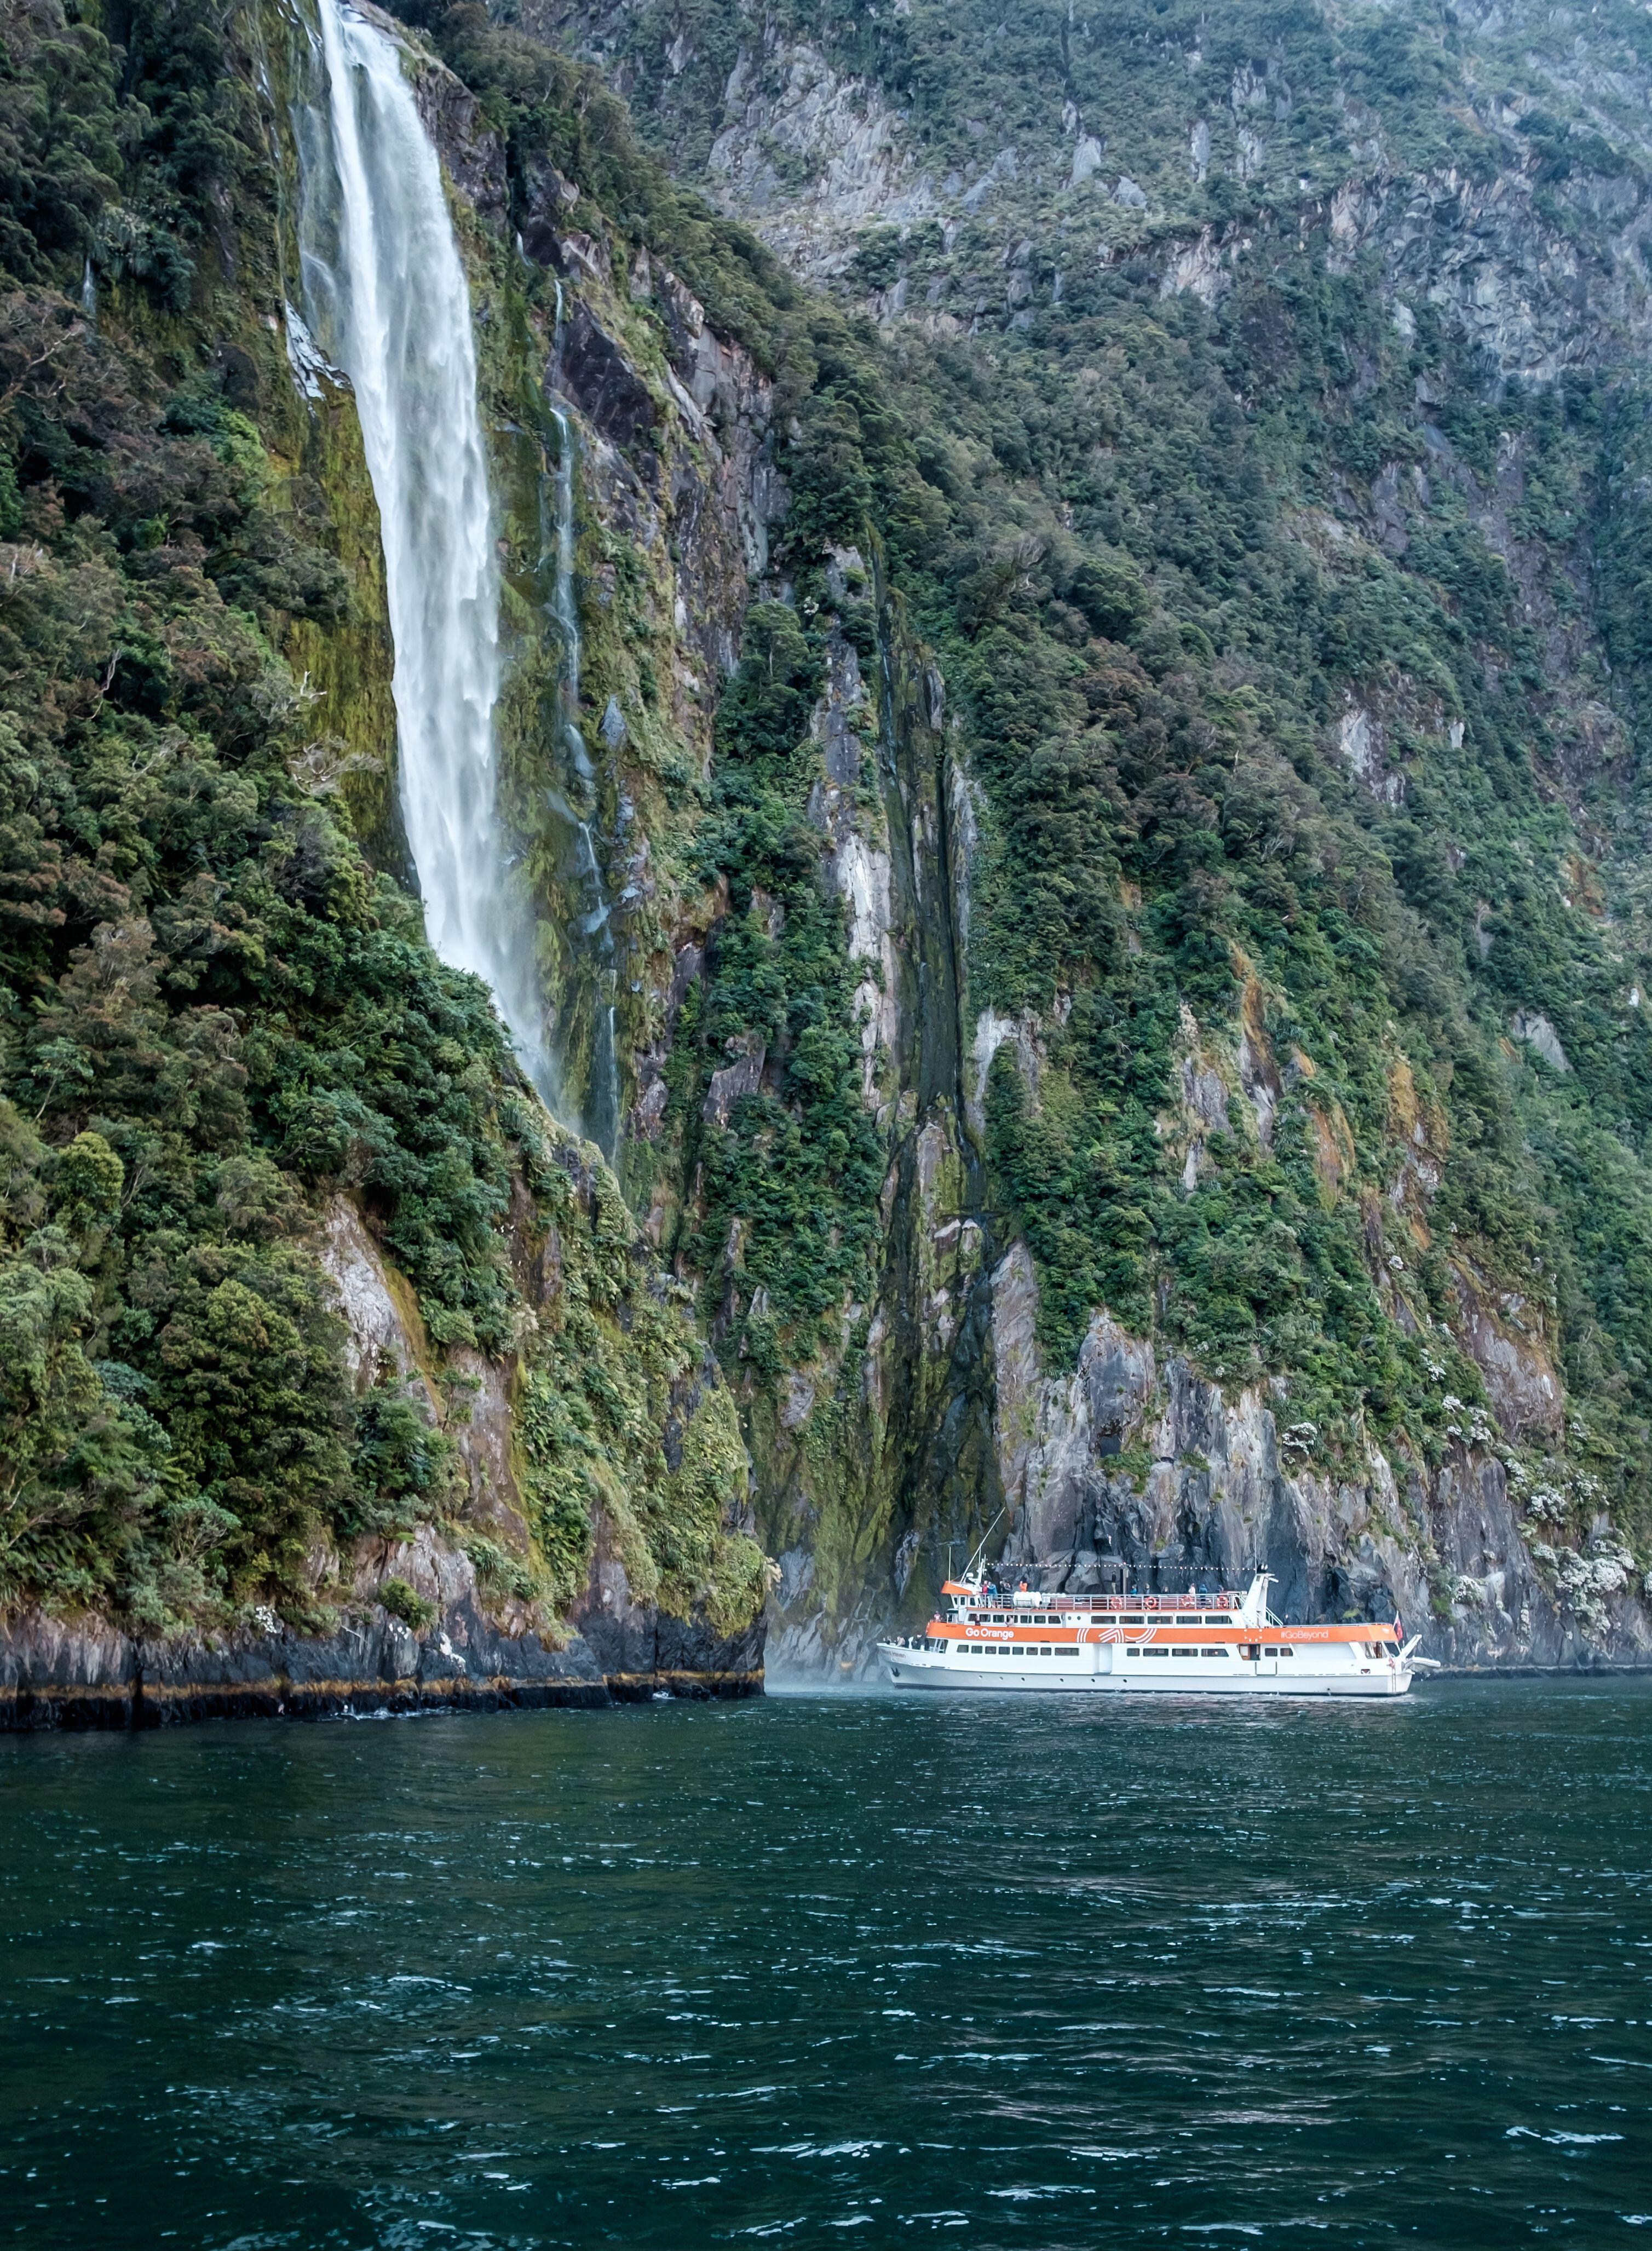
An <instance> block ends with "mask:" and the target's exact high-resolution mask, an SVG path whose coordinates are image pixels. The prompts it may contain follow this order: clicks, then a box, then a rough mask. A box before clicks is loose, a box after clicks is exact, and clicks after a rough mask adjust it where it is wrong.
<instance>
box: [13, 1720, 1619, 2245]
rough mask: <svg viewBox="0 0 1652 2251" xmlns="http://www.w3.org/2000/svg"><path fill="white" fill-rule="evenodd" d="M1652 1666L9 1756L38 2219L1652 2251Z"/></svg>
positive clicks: (530, 2238) (286, 2241)
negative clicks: (1347, 1698) (1642, 1673)
mask: <svg viewBox="0 0 1652 2251" xmlns="http://www.w3.org/2000/svg"><path fill="white" fill-rule="evenodd" d="M1649 1723H1652V1682H1648V1681H1646V1680H1630V1681H1626V1682H1620V1683H1615V1684H1607V1685H1592V1684H1589V1683H1586V1682H1582V1681H1576V1680H1568V1681H1563V1682H1558V1683H1550V1682H1543V1681H1536V1680H1515V1681H1508V1682H1501V1683H1493V1682H1483V1683H1482V1682H1469V1683H1465V1682H1455V1681H1434V1682H1433V1683H1430V1684H1428V1685H1426V1686H1425V1687H1422V1688H1421V1689H1419V1692H1418V1693H1416V1694H1415V1695H1414V1696H1413V1697H1412V1698H1411V1699H1410V1700H1409V1701H1408V1702H1406V1703H1404V1704H1400V1705H1393V1706H1377V1707H1368V1708H1365V1709H1357V1708H1346V1707H1345V1708H1342V1709H1336V1708H1331V1709H1327V1708H1325V1707H1306V1708H1303V1709H1301V1710H1293V1709H1290V1708H1289V1707H1283V1706H1281V1707H1274V1708H1272V1709H1259V1710H1240V1709H1235V1708H1234V1707H1232V1705H1226V1706H1212V1707H1200V1706H1197V1705H1173V1704H1170V1703H1164V1704H1159V1705H1156V1706H1154V1707H1149V1708H1146V1709H1144V1708H1142V1707H1141V1706H1140V1705H1138V1704H1137V1703H1136V1702H1135V1700H1131V1702H1130V1704H1129V1705H1128V1707H1126V1706H1124V1705H1122V1704H1112V1703H1108V1704H1106V1705H1102V1706H1093V1705H1076V1706H1075V1705H1069V1704H1066V1703H1065V1702H1061V1701H1056V1700H1051V1701H1048V1702H1045V1703H1042V1704H1039V1705H1036V1706H1035V1705H1028V1704H1018V1703H1015V1702H1011V1701H1009V1700H1005V1701H1003V1702H999V1701H996V1700H967V1701H965V1702H963V1703H961V1704H957V1703H952V1702H949V1701H947V1700H942V1699H941V1698H934V1699H923V1700H913V1701H911V1702H903V1701H899V1700H895V1699H893V1698H891V1697H884V1698H878V1697H873V1696H866V1697H861V1698H849V1697H842V1698H837V1697H832V1698H826V1697H820V1698H803V1697H774V1698H773V1699H771V1700H768V1701H767V1702H766V1703H754V1704H748V1705H741V1706H725V1707H706V1706H698V1707H697V1706H691V1705H684V1704H674V1705H658V1706H654V1707H648V1708H644V1709H641V1710H636V1709H633V1710H627V1711H619V1712H614V1713H611V1714H593V1713H554V1712H553V1713H541V1714H513V1715H509V1716H501V1717H499V1718H470V1719H454V1718H444V1719H435V1720H427V1721H379V1722H372V1721H365V1722H361V1723H357V1724H354V1725H352V1724H351V1723H349V1722H342V1721H341V1722H338V1723H335V1724H330V1725H323V1726H314V1727H305V1726H299V1725H288V1726H282V1725H280V1724H274V1725H269V1726H264V1725H240V1726H234V1725H226V1726H213V1727H205V1728H197V1729H194V1730H191V1731H184V1732H180V1733H177V1734H176V1735H142V1736H138V1737H136V1738H131V1739H127V1738H119V1737H108V1736H105V1737H90V1738H84V1737H83V1738H68V1739H57V1740H52V1739H34V1740H27V1739H25V1740H21V1741H18V1740H13V1741H10V1742H6V1743H4V1744H3V1745H0V1811H3V1848H0V1929H3V1938H4V1950H3V1955H0V1977H3V1985H0V2002H3V2011H4V2015H3V2025H4V2035H3V2039H0V2075H3V2080H0V2083H3V2114H0V2115H3V2126H0V2132H3V2144H0V2165H3V2172H0V2236H6V2237H7V2238H8V2240H21V2241H28V2242H30V2243H33V2244H39V2245H42V2246H46V2245H50V2246H52V2247H54V2251H60V2247H69V2246H78V2245H82V2244H87V2245H90V2244H94V2243H95V2244H98V2245H101V2246H108V2247H112V2251H113V2247H119V2251H135V2247H139V2246H148V2245H150V2244H154V2243H159V2242H162V2241H177V2242H178V2243H179V2244H180V2245H184V2246H188V2247H196V2246H209V2245H210V2246H230V2245H237V2246H246V2247H252V2246H272V2247H273V2246H278V2245H279V2246H288V2245H291V2246H298V2247H302V2251H316V2247H320V2246H323V2245H348V2246H357V2245H359V2246H369V2245H374V2246H376V2245H388V2246H397V2247H403V2246H405V2247H413V2246H421V2247H422V2246H431V2247H436V2246H440V2245H441V2244H442V2243H444V2242H455V2243H457V2244H460V2245H476V2246H481V2245H502V2246H503V2245H513V2246H514V2245H524V2246H525V2245H541V2244H544V2245H552V2244H573V2245H587V2244H608V2243H615V2244H622V2245H627V2246H633V2247H642V2246H652V2245H661V2246H670V2247H673V2251H685V2247H692V2246H698V2245H701V2244H718V2243H724V2242H730V2241H740V2240H745V2239H763V2238H771V2237H772V2238H774V2239H777V2240H779V2241H784V2242H788V2243H791V2244H798V2245H802V2244H824V2243H836V2242H837V2241H841V2240H842V2234H843V2231H857V2230H858V2231H860V2233H861V2235H862V2238H863V2240H864V2241H866V2242H868V2243H878V2242H884V2241H888V2242H896V2241H908V2240H912V2239H916V2238H920V2237H924V2236H927V2235H941V2234H950V2235H952V2236H953V2237H954V2239H955V2240H958V2241H965V2242H973V2243H976V2244H980V2245H995V2244H1003V2245H1024V2246H1026V2247H1028V2251H1034V2247H1036V2251H1058V2247H1064V2246H1068V2245H1072V2246H1092V2245H1102V2244H1106V2245H1109V2246H1111V2245H1133V2244H1149V2243H1155V2242H1158V2241H1180V2242H1183V2243H1189V2244H1194V2245H1197V2244H1200V2243H1205V2242H1209V2243H1238V2244H1242V2243H1244V2242H1246V2241H1260V2242H1263V2243H1269V2244H1272V2243H1280V2244H1283V2243H1296V2242H1299V2241H1300V2242H1308V2241H1325V2240H1329V2241H1334V2242H1340V2243H1346V2244H1367V2243H1370V2244H1379V2243H1384V2242H1386V2241H1390V2240H1393V2239H1401V2240H1407V2241H1414V2242H1424V2243H1430V2244H1439V2245H1465V2246H1469V2245H1473V2246H1481V2245H1498V2244H1508V2243H1513V2242H1521V2241H1525V2240H1527V2239H1528V2238H1533V2237H1537V2236H1555V2235H1561V2236H1569V2237H1570V2238H1571V2239H1572V2241H1576V2242H1578V2243H1579V2244H1588V2245H1592V2246H1593V2245H1598V2244H1602V2243H1608V2242H1613V2241H1626V2242H1629V2243H1633V2242H1635V2241H1646V2242H1648V2243H1649V2244H1652V2233H1649V2234H1648V2235H1646V2236H1644V2237H1638V2236H1637V2235H1636V2234H1635V2230H1637V2229H1639V2228H1641V2227H1646V2228H1648V2229H1649V2230H1652V2133H1649V2119H1648V2103H1649V2096H1652V2029H1649V2019H1652V1905H1649V1873H1648V1872H1649V1858H1652V1749H1649Z"/></svg>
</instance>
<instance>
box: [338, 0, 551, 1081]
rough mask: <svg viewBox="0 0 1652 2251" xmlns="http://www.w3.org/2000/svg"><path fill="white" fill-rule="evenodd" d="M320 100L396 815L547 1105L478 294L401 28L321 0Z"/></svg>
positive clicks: (448, 954) (442, 944)
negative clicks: (405, 59)
mask: <svg viewBox="0 0 1652 2251" xmlns="http://www.w3.org/2000/svg"><path fill="white" fill-rule="evenodd" d="M316 13H317V17H318V19H319V24H320V52H319V55H318V57H317V60H318V62H319V63H320V65H321V66H322V69H323V72H324V74H325V80H326V85H325V89H324V93H323V95H322V98H321V99H320V100H316V101H315V102H311V103H307V104H301V105H300V107H299V108H298V111H297V113H296V116H295V126H296V135H297V142H298V153H299V167H300V174H301V182H302V199H301V211H300V238H301V239H300V248H301V252H302V260H303V279H304V297H305V308H306V312H307V314H308V315H309V323H310V326H311V328H312V329H314V330H315V333H316V339H317V341H318V343H320V345H321V347H322V349H323V351H325V352H326V353H327V355H328V356H329V357H330V359H332V360H333V361H335V362H336V363H337V365H338V366H340V367H341V368H343V370H344V372H345V374H346V375H348V376H349V377H350V380H351V384H353V386H354V388H355V393H356V407H357V414H358V415H359V417H360V420H361V432H362V443H363V447H364V451H365V454H366V458H367V469H368V474H369V475H370V476H371V480H372V487H373V496H374V498H375V500H376V501H377V502H378V516H379V523H380V526H381V530H382V535H383V539H384V549H385V588H386V593H387V597H388V602H389V609H390V629H391V634H392V640H393V642H394V645H395V674H394V680H393V693H394V696H395V704H396V733H397V744H398V764H399V779H400V791H401V809H402V818H403V821H404V822H405V824H406V831H407V842H408V846H409V848H410V849H411V851H412V854H413V865H414V868H415V869H416V870H417V872H418V876H419V888H420V893H421V895H422V897H423V900H424V908H425V925H426V928H427V932H428V933H429V937H430V942H431V944H432V945H434V947H435V949H436V951H437V952H438V953H440V954H441V957H442V959H443V960H444V961H448V962H450V963H451V964H452V965H453V966H455V968H460V969H469V970H473V971H474V972H475V974H476V975H477V976H479V977H482V978H485V979H486V980H487V982H488V983H489V985H490V986H491V987H492V988H493V992H494V996H495V998H496V1001H497V1002H498V1005H499V1009H500V1012H501V1014H502V1015H503V1017H504V1020H505V1022H506V1024H507V1025H508V1026H509V1027H510V1033H511V1036H512V1038H513V1040H514V1042H515V1044H516V1048H517V1054H518V1056H519V1057H520V1058H521V1061H522V1063H523V1065H524V1069H526V1070H527V1071H528V1072H529V1073H530V1075H531V1077H532V1078H533V1080H534V1082H535V1084H537V1085H538V1089H539V1091H540V1092H541V1094H542V1095H543V1096H544V1097H545V1100H546V1101H547V1102H548V1103H549V1104H551V1105H552V1108H553V1109H554V1108H556V1107H557V1095H558V1087H557V1075H556V1071H555V1069H554V1066H553V1061H552V1052H551V1048H550V1045H549V1042H548V1041H547V1038H546V1035H545V1005H544V1001H543V998H542V995H541V993H540V988H539V983H538V977H537V975H536V973H535V966H534V957H533V941H532V918H531V913H530V911H529V907H528V903H527V901H526V899H525V897H523V896H522V894H521V892H520V890H519V889H518V886H517V878H516V876H515V872H514V869H513V868H512V867H511V865H510V855H509V849H508V847H507V843H506V840H505V837H504V835H503V831H502V829H501V828H500V826H499V822H498V819H497V816H496V802H495V800H496V742H495V733H494V707H495V705H496V703H497V701H498V695H499V645H498V644H499V574H498V566H497V563H496V556H495V550H494V518H493V508H492V502H491V500H490V497H489V489H488V468H487V455H486V452H485V448H484V446H483V441H482V426H481V419H480V416H479V414H478V411H477V405H476V351H475V337H474V336H473V333H472V329H471V319H470V293H469V287H468V285H467V283H466V280H465V271H464V267H463V264H462V261H461V260H460V256H459V249H458V245H457V243H456V242H455V238H454V231H453V222H452V219H451V218H450V216H449V214H448V204H447V198H446V197H445V195H444V194H443V191H442V182H441V165H440V163H438V161H437V157H436V152H435V149H434V148H433V147H432V145H431V142H430V139H429V136H428V135H427V133H426V131H425V128H424V124H423V121H422V120H421V119H420V114H419V110H418V107H417V104H416V103H415V102H414V100H413V89H412V87H410V86H409V85H408V82H407V80H406V77H405V76H404V74H403V72H402V66H401V57H400V54H399V52H398V50H397V47H396V45H395V44H394V42H393V41H392V40H391V39H390V38H386V37H385V34H384V33H383V32H381V31H377V30H375V29H374V28H373V26H372V25H371V24H368V23H366V22H365V21H364V19H363V18H362V17H360V16H358V15H357V14H356V12H355V11H354V10H352V9H351V8H349V7H347V6H344V5H343V4H341V0H316Z"/></svg>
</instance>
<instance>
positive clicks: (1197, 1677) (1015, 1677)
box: [878, 1641, 1413, 1698]
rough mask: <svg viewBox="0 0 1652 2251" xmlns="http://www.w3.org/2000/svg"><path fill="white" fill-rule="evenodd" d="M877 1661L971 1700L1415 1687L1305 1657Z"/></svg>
mask: <svg viewBox="0 0 1652 2251" xmlns="http://www.w3.org/2000/svg"><path fill="white" fill-rule="evenodd" d="M1303 1654H1306V1652H1303V1653H1302V1654H1298V1655H1297V1656H1295V1657H1294V1658H1290V1659H1267V1658H1264V1659H1261V1660H1260V1662H1255V1663H1252V1662H1247V1661H1246V1660H1244V1659H1237V1658H1232V1659H1225V1660H1218V1661H1211V1660H1199V1659H1182V1660H1177V1659H1148V1660H1143V1659H1140V1658H1135V1659H1132V1658H1128V1657H1121V1659H1120V1661H1119V1662H1118V1663H1117V1664H1114V1661H1113V1659H1114V1645H1107V1644H1103V1645H1101V1646H1100V1647H1096V1646H1094V1645H1092V1646H1090V1647H1088V1648H1084V1649H1077V1650H1073V1651H1072V1652H1071V1655H1070V1656H1069V1655H1068V1652H1065V1651H1064V1652H1062V1655H1063V1658H1065V1659H1066V1660H1067V1661H1065V1662H1062V1661H1060V1660H1058V1659H1052V1658H1043V1659H1038V1661H1037V1662H1036V1663H1033V1664H1019V1665H1018V1664H1017V1662H1016V1661H1015V1659H1013V1658H1011V1659H1007V1660H1006V1659H999V1658H986V1659H983V1658H980V1657H972V1658H965V1659H958V1658H954V1656H952V1655H951V1653H950V1652H948V1653H947V1654H946V1655H944V1656H943V1655H941V1654H940V1653H939V1652H936V1651H934V1650H930V1649H911V1648H908V1647H906V1645H904V1644H902V1643H899V1642H889V1641H881V1642H879V1643H878V1656H879V1657H880V1658H881V1659H882V1660H883V1664H884V1669H885V1673H886V1675H887V1677H888V1679H889V1681H890V1683H891V1685H892V1687H896V1688H930V1689H935V1688H941V1689H955V1690H962V1691H964V1692H965V1693H973V1694H976V1695H979V1694H982V1693H986V1694H989V1695H1005V1694H1009V1695H1024V1696H1050V1695H1058V1696H1082V1695H1107V1696H1119V1695H1130V1696H1275V1697H1277V1696H1352V1697H1359V1698H1370V1697H1373V1696H1404V1695H1405V1694H1406V1693H1407V1692H1408V1691H1409V1689H1410V1687H1411V1684H1412V1678H1413V1675H1412V1671H1411V1667H1410V1666H1408V1665H1403V1664H1399V1663H1398V1662H1388V1661H1385V1660H1381V1659H1371V1660H1369V1661H1361V1662H1360V1663H1358V1664H1346V1665H1336V1666H1326V1667H1325V1668H1324V1669H1323V1670H1318V1669H1315V1666H1313V1665H1312V1664H1311V1663H1306V1664H1305V1663H1304V1662H1303Z"/></svg>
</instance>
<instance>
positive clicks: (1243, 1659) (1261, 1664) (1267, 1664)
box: [1239, 1641, 1279, 1680]
mask: <svg viewBox="0 0 1652 2251" xmlns="http://www.w3.org/2000/svg"><path fill="white" fill-rule="evenodd" d="M1239 1661H1240V1663H1241V1664H1242V1665H1244V1666H1245V1667H1246V1671H1247V1672H1248V1673H1250V1674H1251V1677H1252V1678H1253V1680H1278V1678H1279V1659H1278V1657H1277V1656H1275V1655H1264V1653H1263V1648H1262V1644H1261V1643H1260V1641H1242V1642H1240V1644H1239Z"/></svg>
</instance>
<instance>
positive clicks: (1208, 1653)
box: [1199, 1649, 1227, 1657]
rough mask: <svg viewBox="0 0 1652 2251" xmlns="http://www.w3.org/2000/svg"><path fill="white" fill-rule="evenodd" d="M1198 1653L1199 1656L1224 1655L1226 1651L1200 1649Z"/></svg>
mask: <svg viewBox="0 0 1652 2251" xmlns="http://www.w3.org/2000/svg"><path fill="white" fill-rule="evenodd" d="M1199 1655H1200V1656H1201V1657H1225V1656H1226V1655H1227V1652H1226V1650H1225V1649H1202V1650H1200V1652H1199Z"/></svg>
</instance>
